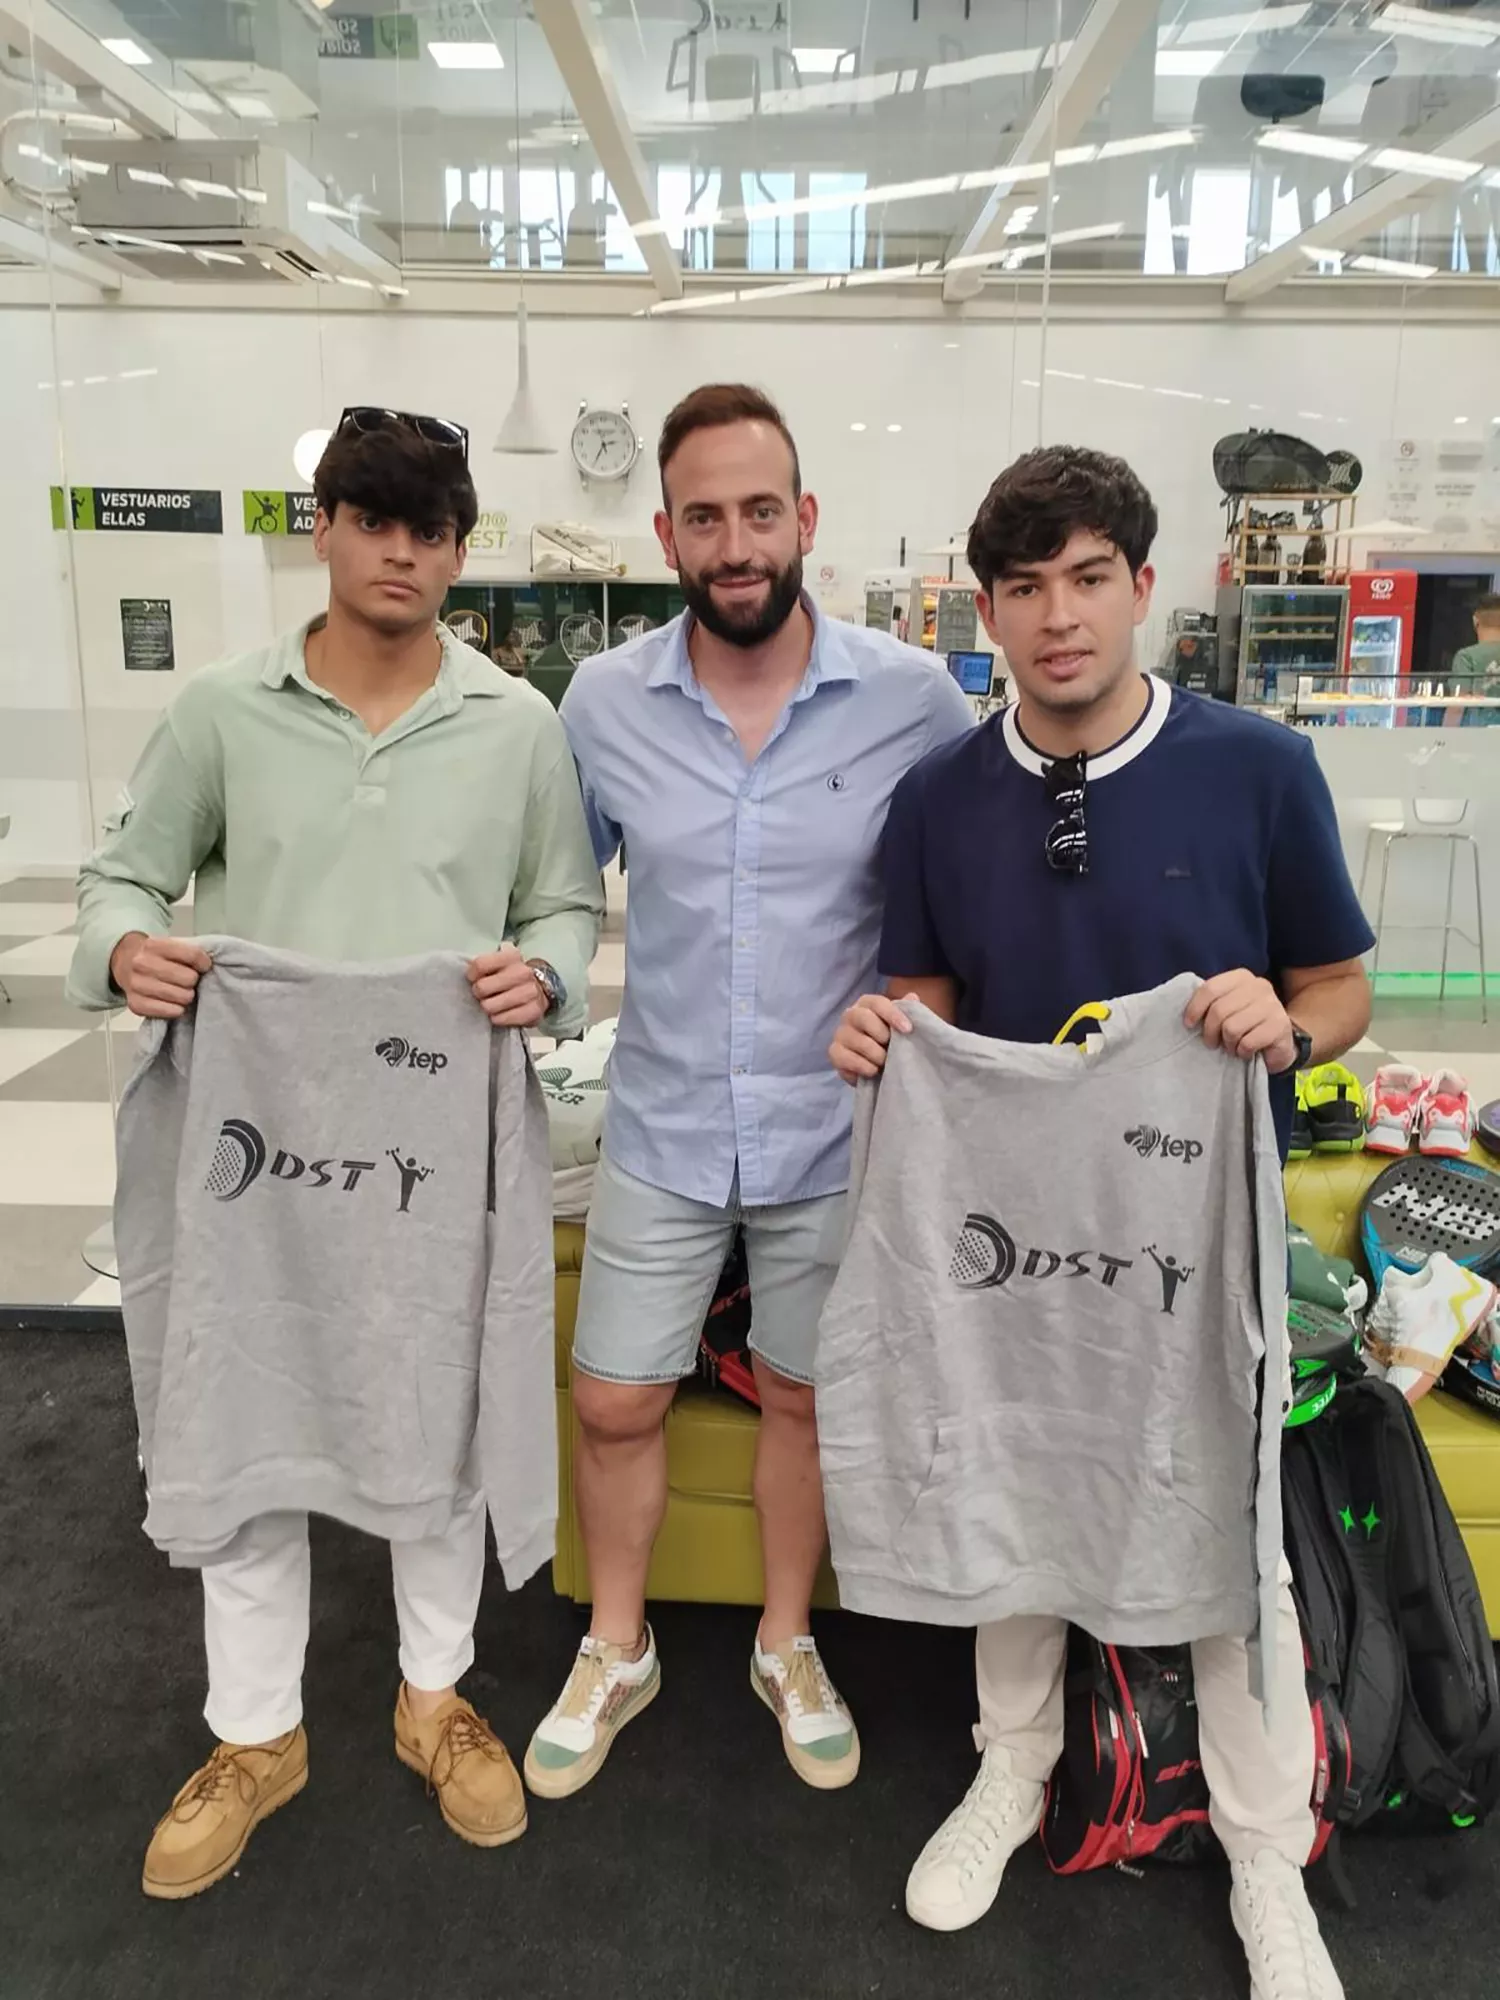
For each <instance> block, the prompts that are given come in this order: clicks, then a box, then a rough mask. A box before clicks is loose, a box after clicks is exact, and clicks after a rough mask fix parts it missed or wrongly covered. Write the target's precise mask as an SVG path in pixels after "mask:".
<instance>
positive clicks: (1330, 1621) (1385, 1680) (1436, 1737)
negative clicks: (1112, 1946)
mask: <svg viewBox="0 0 1500 2000" xmlns="http://www.w3.org/2000/svg"><path fill="white" fill-rule="evenodd" d="M1282 1488H1283V1513H1284V1520H1285V1531H1286V1552H1287V1558H1288V1560H1289V1562H1290V1563H1291V1566H1292V1574H1293V1578H1294V1580H1295V1588H1296V1593H1297V1598H1298V1604H1299V1608H1300V1610H1301V1613H1302V1618H1303V1625H1304V1630H1305V1632H1306V1635H1307V1642H1308V1648H1309V1653H1310V1656H1311V1664H1312V1667H1313V1668H1314V1670H1315V1671H1316V1673H1317V1674H1318V1676H1319V1677H1320V1678H1321V1680H1322V1681H1323V1683H1324V1684H1325V1685H1326V1687H1327V1688H1328V1689H1329V1691H1330V1692H1331V1694H1332V1696H1333V1697H1334V1699H1335V1700H1336V1702H1337V1704H1338V1708H1339V1711H1340V1713H1341V1714H1342V1717H1343V1720H1344V1723H1345V1725H1346V1726H1347V1729H1348V1735H1349V1743H1350V1770H1349V1780H1348V1784H1347V1787H1346V1789H1345V1793H1344V1798H1343V1802H1342V1805H1341V1806H1340V1808H1339V1811H1338V1813H1337V1818H1338V1820H1339V1823H1340V1824H1342V1825H1346V1826H1349V1827H1361V1826H1367V1825H1369V1824H1371V1823H1372V1822H1375V1821H1378V1822H1380V1823H1381V1824H1384V1825H1388V1826H1391V1825H1410V1826H1416V1827H1424V1828H1431V1827H1434V1826H1442V1825H1452V1826H1456V1827H1469V1826H1473V1825H1476V1824H1477V1823H1479V1822H1480V1821H1482V1820H1483V1819H1484V1817H1485V1816H1486V1814H1487V1813H1489V1812H1490V1811H1491V1810H1492V1809H1493V1808H1494V1806H1495V1805H1496V1803H1497V1801H1500V1686H1497V1682H1496V1674H1495V1656H1494V1652H1493V1649H1492V1647H1491V1645H1490V1639H1489V1633H1488V1630H1487V1627H1486V1624H1485V1619H1484V1614H1483V1608H1482V1605H1481V1602H1480V1596H1479V1586H1478V1584H1477V1583H1476V1581H1475V1577H1474V1570H1473V1566H1472V1564H1471V1563H1470V1561H1469V1557H1468V1552H1467V1551H1466V1549H1465V1548H1464V1545H1463V1542H1462V1540H1461V1538H1460V1536H1459V1533H1458V1529H1457V1527H1456V1525H1455V1523H1454V1520H1453V1515H1452V1513H1451V1511H1450V1510H1449V1507H1448V1503H1447V1501H1446V1499H1445V1498H1444V1495H1443V1492H1442V1488H1441V1487H1440V1486H1439V1484H1438V1481H1437V1476H1436V1474H1435V1473H1434V1472H1433V1469H1432V1462H1431V1460H1430V1459H1429V1457H1428V1455H1427V1450H1426V1447H1425V1445H1424V1444H1423V1442H1422V1437H1421V1433H1420V1432H1419V1431H1418V1429H1417V1426H1416V1420H1415V1418H1414V1417H1413V1415H1412V1412H1411V1409H1410V1406H1409V1405H1408V1404H1407V1402H1406V1399H1405V1398H1404V1397H1403V1396H1401V1395H1399V1394H1398V1393H1397V1391H1396V1390H1394V1389H1392V1388H1390V1387H1389V1386H1388V1385H1387V1384H1386V1383H1384V1382H1380V1381H1377V1380H1375V1379H1374V1378H1373V1377H1366V1378H1365V1379H1363V1380H1361V1381H1358V1382H1352V1383H1347V1384H1345V1385H1344V1386H1343V1387H1342V1388H1341V1389H1340V1391H1339V1394H1338V1396H1337V1398H1336V1399H1335V1401H1334V1402H1333V1403H1332V1404H1331V1405H1330V1406H1329V1408H1328V1410H1327V1412H1326V1413H1325V1414H1324V1416H1323V1417H1321V1418H1320V1419H1319V1421H1318V1422H1317V1423H1315V1424H1309V1425H1307V1426H1305V1427H1304V1428H1302V1429H1300V1430H1296V1431H1292V1432H1289V1433H1288V1434H1287V1436H1286V1437H1285V1439H1284V1441H1283V1449H1282Z"/></svg>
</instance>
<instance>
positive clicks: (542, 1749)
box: [525, 1625, 661, 1799]
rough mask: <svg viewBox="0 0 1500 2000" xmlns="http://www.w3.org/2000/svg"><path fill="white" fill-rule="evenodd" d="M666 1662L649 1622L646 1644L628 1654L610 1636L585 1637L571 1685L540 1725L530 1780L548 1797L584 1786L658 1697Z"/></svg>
mask: <svg viewBox="0 0 1500 2000" xmlns="http://www.w3.org/2000/svg"><path fill="white" fill-rule="evenodd" d="M660 1686H661V1663H660V1662H659V1661H658V1659H657V1657H656V1639H655V1637H654V1635H653V1633H652V1631H651V1627H650V1626H649V1625H648V1626H647V1627H646V1650H645V1652H644V1653H642V1655H641V1657H640V1658H639V1659H638V1660H627V1659H626V1657H625V1648H624V1647H623V1646H617V1645H615V1644H614V1643H613V1641H611V1640H609V1639H593V1638H589V1639H585V1640H584V1642H583V1644H582V1645H581V1646H580V1647H579V1649H578V1658H577V1659H576V1660H575V1661H574V1662H573V1671H572V1673H570V1674H569V1676H568V1682H567V1686H566V1687H565V1688H564V1689H563V1691H562V1693H561V1694H560V1695H559V1696H558V1698H557V1701H556V1702H555V1703H554V1704H553V1706H552V1708H551V1709H550V1710H549V1711H548V1712H547V1714H546V1715H545V1716H544V1717H543V1718H542V1720H541V1721H540V1722H539V1723H538V1724H537V1726H536V1733H535V1735H534V1736H533V1737H532V1739H531V1747H530V1749H529V1750H528V1751H527V1752H526V1766H525V1768H526V1783H527V1786H528V1787H529V1788H530V1790H532V1791H533V1792H535V1793H536V1795H537V1797H538V1798H542V1799H565V1798H567V1797H568V1795H569V1793H571V1792H577V1791H581V1790H582V1788H583V1787H584V1786H585V1785H586V1784H587V1783H588V1781H589V1779H590V1778H592V1777H593V1776H594V1774H595V1773H596V1772H597V1771H598V1769H599V1766H600V1765H601V1764H602V1763H603V1762H604V1760H605V1758H606V1757H607V1756H608V1755H609V1750H610V1745H611V1744H612V1743H613V1742H614V1740H615V1737H616V1735H617V1733H618V1732H619V1731H620V1730H622V1729H623V1728H624V1727H625V1725H626V1723H627V1722H630V1721H632V1720H633V1719H634V1718H635V1717H636V1716H638V1715H639V1714H640V1712H641V1710H642V1709H643V1708H648V1707H649V1706H650V1705H651V1703H652V1702H653V1701H655V1699H656V1694H657V1690H658V1689H659V1688H660Z"/></svg>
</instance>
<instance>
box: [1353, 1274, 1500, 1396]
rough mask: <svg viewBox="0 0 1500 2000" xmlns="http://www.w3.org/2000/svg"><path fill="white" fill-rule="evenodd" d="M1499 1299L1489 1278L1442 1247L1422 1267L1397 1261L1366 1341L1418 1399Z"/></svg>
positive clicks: (1390, 1377) (1396, 1383) (1389, 1374)
mask: <svg viewBox="0 0 1500 2000" xmlns="http://www.w3.org/2000/svg"><path fill="white" fill-rule="evenodd" d="M1496 1298H1497V1294H1496V1291H1495V1287H1494V1286H1493V1285H1492V1284H1491V1283H1490V1281H1489V1280H1488V1278H1481V1277H1480V1275H1479V1273H1478V1272H1477V1271H1466V1270H1465V1269H1464V1267H1463V1266H1462V1265H1461V1264H1455V1263H1454V1261H1453V1259H1452V1258H1451V1257H1450V1256H1448V1255H1447V1253H1446V1252H1445V1251H1442V1250H1437V1251H1434V1253H1433V1254H1432V1256H1430V1257H1429V1258H1428V1259H1427V1262H1426V1263H1425V1264H1424V1265H1423V1266H1422V1268H1421V1270H1420V1271H1400V1270H1397V1268H1396V1266H1395V1265H1394V1264H1392V1265H1391V1267H1390V1268H1389V1270H1388V1271H1387V1272H1386V1274H1385V1277H1384V1278H1383V1279H1382V1280H1381V1285H1380V1297H1379V1298H1378V1299H1377V1300H1376V1301H1375V1304H1374V1305H1373V1307H1372V1308H1371V1309H1370V1316H1369V1318H1368V1320H1367V1321H1366V1322H1365V1344H1366V1346H1367V1347H1368V1348H1369V1350H1370V1353H1371V1355H1372V1357H1373V1358H1374V1359H1375V1360H1376V1361H1378V1362H1379V1363H1380V1364H1381V1366H1382V1367H1383V1368H1384V1370H1385V1379H1386V1381H1387V1382H1389V1383H1390V1385H1391V1387H1392V1388H1393V1389H1399V1390H1400V1392H1401V1394H1402V1395H1403V1396H1405V1397H1406V1399H1407V1400H1408V1402H1415V1401H1416V1400H1417V1398H1418V1397H1419V1396H1421V1395H1425V1394H1426V1392H1427V1390H1428V1389H1430V1388H1431V1387H1432V1384H1433V1382H1434V1381H1435V1380H1436V1379H1437V1377H1438V1376H1439V1375H1441V1374H1442V1372H1443V1370H1444V1369H1445V1368H1446V1367H1447V1365H1448V1363H1449V1361H1450V1360H1451V1359H1452V1356H1453V1351H1454V1349H1455V1348H1458V1347H1462V1346H1463V1344H1464V1342H1465V1341H1466V1340H1468V1339H1469V1338H1470V1337H1471V1336H1472V1335H1473V1333H1474V1332H1475V1330H1476V1329H1477V1327H1478V1326H1479V1324H1480V1322H1481V1321H1482V1320H1483V1319H1485V1318H1486V1317H1487V1315H1488V1314H1489V1313H1491V1312H1492V1311H1493V1310H1494V1308H1495V1303H1496Z"/></svg>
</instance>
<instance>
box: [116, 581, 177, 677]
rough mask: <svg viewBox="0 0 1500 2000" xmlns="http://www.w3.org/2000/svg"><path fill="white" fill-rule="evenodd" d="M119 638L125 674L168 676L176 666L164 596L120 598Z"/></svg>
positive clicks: (170, 620)
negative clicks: (123, 654)
mask: <svg viewBox="0 0 1500 2000" xmlns="http://www.w3.org/2000/svg"><path fill="white" fill-rule="evenodd" d="M120 636H121V639H122V640H123V642H124V648H125V671H126V673H128V674H169V673H171V671H172V669H173V668H174V667H175V666H176V664H177V659H176V655H175V653H174V652H173V648H172V606H171V603H170V602H169V600H168V599H167V598H165V597H122V598H121V599H120Z"/></svg>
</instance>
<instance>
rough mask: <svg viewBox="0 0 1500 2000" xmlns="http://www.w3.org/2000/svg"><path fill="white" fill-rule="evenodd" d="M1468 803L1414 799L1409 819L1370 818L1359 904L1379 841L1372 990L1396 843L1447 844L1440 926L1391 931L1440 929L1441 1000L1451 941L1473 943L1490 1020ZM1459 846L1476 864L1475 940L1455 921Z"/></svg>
mask: <svg viewBox="0 0 1500 2000" xmlns="http://www.w3.org/2000/svg"><path fill="white" fill-rule="evenodd" d="M1468 816H1469V801H1468V800H1467V799H1413V800H1412V801H1411V807H1410V814H1409V817H1407V818H1405V819H1377V820H1371V822H1370V824H1369V826H1368V827H1367V828H1366V830H1365V853H1364V860H1363V862H1362V863H1361V866H1360V871H1359V900H1360V903H1361V904H1363V903H1364V900H1365V885H1366V881H1367V879H1368V877H1369V873H1370V863H1371V861H1372V860H1373V859H1374V855H1375V843H1376V841H1377V840H1378V841H1379V842H1380V900H1379V901H1378V902H1377V904H1376V905H1375V956H1374V958H1373V960H1372V962H1371V965H1370V984H1371V986H1372V987H1373V985H1374V984H1375V980H1376V978H1377V976H1378V974H1379V972H1380V944H1381V939H1382V936H1383V934H1384V931H1385V892H1386V887H1387V885H1388V883H1389V880H1390V871H1391V849H1392V848H1393V847H1394V846H1395V845H1396V843H1397V841H1402V840H1405V841H1430V840H1439V841H1446V842H1447V845H1448V899H1447V902H1446V904H1445V905H1444V908H1443V921H1442V922H1441V923H1440V924H1392V925H1391V929H1392V930H1402V931H1441V932H1442V934H1443V963H1442V969H1441V971H1440V972H1439V974H1438V999H1439V1000H1442V999H1443V998H1444V996H1445V994H1446V993H1447V990H1448V942H1449V939H1450V938H1454V937H1460V938H1462V939H1463V941H1464V943H1465V944H1467V945H1472V946H1473V948H1474V950H1475V951H1476V952H1477V953H1478V954H1479V1018H1480V1020H1481V1021H1484V1022H1488V1020H1489V1018H1490V1012H1489V996H1488V993H1487V991H1486V988H1487V985H1488V977H1487V970H1486V966H1485V958H1484V892H1483V889H1482V887H1481V884H1480V876H1479V843H1478V841H1477V840H1476V839H1475V838H1474V836H1473V834H1472V833H1471V832H1470V831H1469V828H1468V825H1467V820H1468ZM1460 844H1462V845H1464V846H1466V847H1467V848H1468V850H1469V856H1470V859H1471V860H1472V861H1473V864H1474V925H1475V929H1476V930H1477V932H1478V936H1477V937H1470V935H1469V933H1468V932H1467V931H1466V930H1464V929H1462V928H1461V926H1459V925H1458V924H1456V923H1454V921H1453V868H1454V863H1455V861H1456V860H1457V858H1458V850H1459V846H1460Z"/></svg>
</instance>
